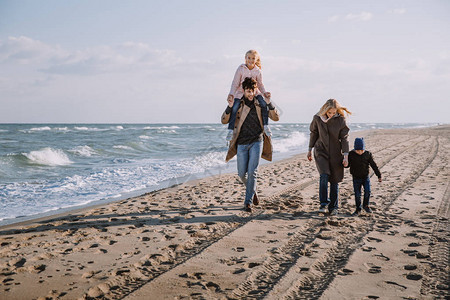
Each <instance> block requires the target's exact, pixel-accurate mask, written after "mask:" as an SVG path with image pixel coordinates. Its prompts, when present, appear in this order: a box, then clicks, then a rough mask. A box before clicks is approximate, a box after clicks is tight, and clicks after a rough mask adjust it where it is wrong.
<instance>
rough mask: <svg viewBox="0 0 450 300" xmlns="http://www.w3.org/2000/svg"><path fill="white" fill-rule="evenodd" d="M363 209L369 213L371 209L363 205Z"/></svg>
mask: <svg viewBox="0 0 450 300" xmlns="http://www.w3.org/2000/svg"><path fill="white" fill-rule="evenodd" d="M363 209H364V210H365V211H366V213H369V214H371V213H372V210H371V209H370V207H368V206H364V207H363Z"/></svg>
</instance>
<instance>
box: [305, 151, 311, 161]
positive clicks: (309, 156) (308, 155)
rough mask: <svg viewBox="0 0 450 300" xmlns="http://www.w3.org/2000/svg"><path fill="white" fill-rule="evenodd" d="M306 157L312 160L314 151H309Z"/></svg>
mask: <svg viewBox="0 0 450 300" xmlns="http://www.w3.org/2000/svg"><path fill="white" fill-rule="evenodd" d="M306 157H307V158H308V160H309V161H312V153H311V151H308V154H306Z"/></svg>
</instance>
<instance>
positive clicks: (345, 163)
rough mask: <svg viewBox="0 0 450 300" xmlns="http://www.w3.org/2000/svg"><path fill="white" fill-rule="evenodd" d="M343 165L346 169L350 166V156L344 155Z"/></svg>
mask: <svg viewBox="0 0 450 300" xmlns="http://www.w3.org/2000/svg"><path fill="white" fill-rule="evenodd" d="M342 164H343V165H344V167H345V168H347V166H348V155H344V159H343V160H342Z"/></svg>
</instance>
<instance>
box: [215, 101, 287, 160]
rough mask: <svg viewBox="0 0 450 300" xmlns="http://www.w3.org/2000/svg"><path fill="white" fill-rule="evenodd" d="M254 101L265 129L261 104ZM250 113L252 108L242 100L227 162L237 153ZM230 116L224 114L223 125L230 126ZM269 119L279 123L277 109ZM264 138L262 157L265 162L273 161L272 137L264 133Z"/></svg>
mask: <svg viewBox="0 0 450 300" xmlns="http://www.w3.org/2000/svg"><path fill="white" fill-rule="evenodd" d="M255 99H256V98H255ZM253 101H255V106H256V113H257V115H258V119H259V122H260V124H261V128H264V126H263V121H262V116H261V107H260V106H259V102H258V101H256V100H253ZM249 112H250V107H248V106H247V105H245V104H244V100H241V105H240V107H239V109H238V111H237V114H236V122H235V125H234V130H233V139H232V140H231V142H230V147H229V148H228V153H227V157H226V158H225V161H227V162H228V161H229V160H230V159H232V158H233V157H234V156H235V155H236V153H237V144H236V141H237V138H238V136H239V133H240V132H241V127H242V124H243V123H244V121H245V119H246V118H247V115H248V113H249ZM230 116H231V114H226V113H225V112H224V113H223V114H222V120H221V121H222V124H228V122H229V121H230ZM269 118H270V119H272V120H273V121H278V120H279V119H280V114H279V112H278V110H277V109H276V108H275V109H273V110H269ZM263 136H264V137H263V138H264V142H263V150H262V154H261V157H262V158H264V159H265V160H268V161H272V140H271V139H270V137H268V136H267V135H266V133H265V132H264V133H263Z"/></svg>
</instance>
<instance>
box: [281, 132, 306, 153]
mask: <svg viewBox="0 0 450 300" xmlns="http://www.w3.org/2000/svg"><path fill="white" fill-rule="evenodd" d="M307 141H308V138H307V137H306V135H305V133H303V132H299V131H294V132H292V133H291V134H290V135H289V136H288V137H287V138H284V139H279V140H275V141H273V149H274V151H275V152H281V153H283V152H289V151H295V150H297V149H298V150H300V149H301V148H302V146H305V145H306V143H307Z"/></svg>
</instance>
